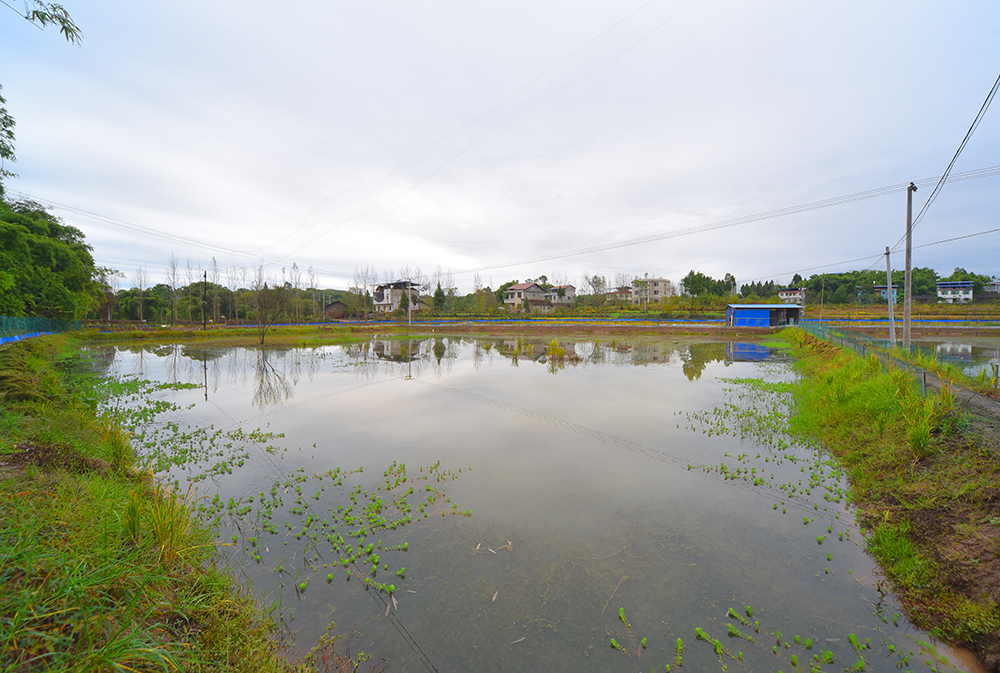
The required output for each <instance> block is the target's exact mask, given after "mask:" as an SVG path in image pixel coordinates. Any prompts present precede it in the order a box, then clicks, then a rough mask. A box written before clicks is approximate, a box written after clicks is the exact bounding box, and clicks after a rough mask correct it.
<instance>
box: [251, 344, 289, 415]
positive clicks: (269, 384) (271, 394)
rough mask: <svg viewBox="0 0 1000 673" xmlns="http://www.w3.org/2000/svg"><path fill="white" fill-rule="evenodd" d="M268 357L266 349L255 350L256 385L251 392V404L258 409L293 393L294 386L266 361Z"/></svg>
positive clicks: (278, 402) (286, 397)
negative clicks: (252, 392)
mask: <svg viewBox="0 0 1000 673" xmlns="http://www.w3.org/2000/svg"><path fill="white" fill-rule="evenodd" d="M268 358H269V353H268V351H266V350H259V351H257V362H256V371H255V378H256V384H257V386H256V389H255V390H254V394H253V405H254V406H255V407H257V408H258V409H265V408H267V407H273V406H276V405H279V404H281V403H282V402H284V401H286V400H288V399H290V398H291V397H292V396H293V395H294V393H295V389H294V387H293V386H292V385H291V384H290V383H289V382H288V381H286V380H285V377H284V376H282V375H281V374H279V373H278V371H277V370H276V369H275V368H274V367H273V366H272V365H271V363H270V362H268Z"/></svg>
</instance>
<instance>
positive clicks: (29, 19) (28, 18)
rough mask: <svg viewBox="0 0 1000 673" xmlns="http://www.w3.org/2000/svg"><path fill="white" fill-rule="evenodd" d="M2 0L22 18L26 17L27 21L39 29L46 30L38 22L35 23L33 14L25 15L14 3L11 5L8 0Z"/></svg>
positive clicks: (0, 0) (1, 0)
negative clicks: (32, 18)
mask: <svg viewBox="0 0 1000 673" xmlns="http://www.w3.org/2000/svg"><path fill="white" fill-rule="evenodd" d="M0 2H2V3H3V4H5V5H7V6H8V7H10V9H11V11H12V12H14V13H15V14H17V15H18V16H19V17H21V18H22V19H24V20H25V21H27V22H28V23H30V24H31V25H32V26H34V27H35V28H37V29H38V30H41V31H43V32H44V31H45V29H44V28H42V27H41V26H39V25H38V24H37V23H35V22H34V21H32V20H31V16H30V15H29V16H25V15H24V14H22V13H21V11H20V10H19V9H18V8H17V7H15V6H14V5H11V4H10V3H8V2H7V0H0Z"/></svg>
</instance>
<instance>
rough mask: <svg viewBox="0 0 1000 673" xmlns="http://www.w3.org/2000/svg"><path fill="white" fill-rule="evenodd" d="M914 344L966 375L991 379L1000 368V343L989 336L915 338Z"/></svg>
mask: <svg viewBox="0 0 1000 673" xmlns="http://www.w3.org/2000/svg"><path fill="white" fill-rule="evenodd" d="M913 345H915V346H919V347H920V348H922V349H924V350H925V351H927V352H928V353H929V354H931V353H932V354H934V356H935V357H937V358H938V359H939V360H941V361H942V362H946V363H948V364H951V365H954V366H955V367H957V368H958V369H960V370H961V371H962V373H964V374H965V375H966V376H971V377H973V378H977V377H979V378H986V379H990V378H993V379H994V380H995V377H996V376H997V372H998V370H1000V343H998V340H997V339H991V338H988V337H978V338H977V337H965V338H955V337H936V338H925V339H919V340H915V341H914V342H913Z"/></svg>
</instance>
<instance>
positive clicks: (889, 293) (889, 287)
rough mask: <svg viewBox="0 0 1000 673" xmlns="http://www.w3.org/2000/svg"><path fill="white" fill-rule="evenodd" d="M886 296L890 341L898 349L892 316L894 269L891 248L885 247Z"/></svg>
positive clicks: (894, 320) (894, 322)
mask: <svg viewBox="0 0 1000 673" xmlns="http://www.w3.org/2000/svg"><path fill="white" fill-rule="evenodd" d="M885 296H886V300H887V302H888V304H889V341H891V342H892V347H893V348H895V347H896V319H895V318H894V317H893V315H892V309H893V306H892V305H893V304H894V303H895V299H896V298H895V297H894V296H893V295H892V268H891V267H890V265H889V246H888V245H887V246H885Z"/></svg>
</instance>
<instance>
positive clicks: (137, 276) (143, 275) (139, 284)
mask: <svg viewBox="0 0 1000 673" xmlns="http://www.w3.org/2000/svg"><path fill="white" fill-rule="evenodd" d="M132 282H134V283H135V287H136V289H137V290H139V322H143V321H144V320H145V318H143V313H144V312H143V299H144V298H145V293H146V288H148V287H149V272H148V271H146V267H144V266H140V267H139V268H137V269H136V270H135V273H133V274H132Z"/></svg>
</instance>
